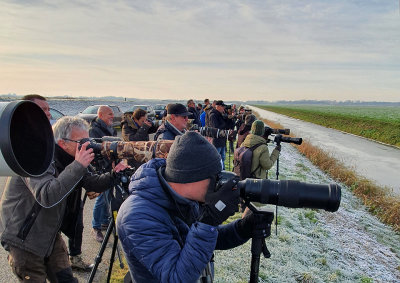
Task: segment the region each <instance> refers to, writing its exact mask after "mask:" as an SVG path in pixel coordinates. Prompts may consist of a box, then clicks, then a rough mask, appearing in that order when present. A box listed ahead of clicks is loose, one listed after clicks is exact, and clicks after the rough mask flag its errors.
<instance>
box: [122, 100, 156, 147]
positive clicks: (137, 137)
mask: <svg viewBox="0 0 400 283" xmlns="http://www.w3.org/2000/svg"><path fill="white" fill-rule="evenodd" d="M121 128H122V139H123V140H124V141H148V140H149V134H152V133H155V132H156V131H157V127H156V126H154V125H153V123H152V122H151V121H149V120H148V118H147V112H146V110H143V109H141V108H138V109H136V110H135V111H134V112H133V114H130V113H125V114H124V116H123V117H122V121H121Z"/></svg>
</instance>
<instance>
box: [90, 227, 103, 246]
mask: <svg viewBox="0 0 400 283" xmlns="http://www.w3.org/2000/svg"><path fill="white" fill-rule="evenodd" d="M92 235H93V237H94V238H95V239H96V241H97V242H99V243H101V242H103V240H104V237H103V233H101V230H100V229H96V228H93V229H92Z"/></svg>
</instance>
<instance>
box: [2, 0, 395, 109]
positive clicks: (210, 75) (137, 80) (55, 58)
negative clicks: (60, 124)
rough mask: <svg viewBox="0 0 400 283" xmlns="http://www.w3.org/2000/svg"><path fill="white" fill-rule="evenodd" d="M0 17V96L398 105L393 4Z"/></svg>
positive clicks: (33, 5)
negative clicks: (348, 102)
mask: <svg viewBox="0 0 400 283" xmlns="http://www.w3.org/2000/svg"><path fill="white" fill-rule="evenodd" d="M0 5H1V6H0V94H7V93H16V94H18V95H24V94H29V93H38V94H42V95H44V96H58V95H69V96H122V97H131V98H135V97H136V98H137V97H142V98H151V99H188V98H194V99H199V100H202V99H204V98H206V97H207V98H210V99H217V98H218V99H223V100H268V101H275V100H300V99H315V100H326V99H327V100H338V101H339V100H362V101H373V100H376V101H393V102H398V101H400V10H399V0H391V1H388V0H374V1H372V0H358V1H350V0H335V1H332V0H330V1H328V0H326V1H314V0H310V1H298V0H293V1H284V0H282V1H266V0H264V1H261V0H260V1H256V0H254V1H243V0H241V1H239V0H224V1H205V0H204V1H199V0H187V1H172V0H158V1H153V0H145V1H133V0H132V1H122V0H120V1H106V0H85V1H77V0H68V1H57V0H54V1H50V0H49V1H40V0H38V1H35V0H23V1H22V0H18V1H4V0H0Z"/></svg>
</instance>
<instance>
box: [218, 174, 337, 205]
mask: <svg viewBox="0 0 400 283" xmlns="http://www.w3.org/2000/svg"><path fill="white" fill-rule="evenodd" d="M232 178H235V179H236V180H237V181H238V182H237V183H236V187H237V189H238V190H240V196H241V198H242V199H244V200H245V202H251V201H255V202H259V203H263V204H275V205H278V206H285V207H290V208H302V207H304V208H316V209H324V210H326V211H330V212H335V211H337V210H338V209H339V206H340V200H341V187H340V186H339V185H337V184H329V185H322V184H309V183H305V182H300V181H295V180H268V179H252V178H247V179H245V180H242V181H239V177H238V176H237V175H235V174H234V173H232V172H228V171H222V172H221V173H219V174H218V176H217V182H216V188H215V190H218V189H219V188H220V187H222V186H223V185H224V184H225V183H226V182H228V181H229V180H231V179H232Z"/></svg>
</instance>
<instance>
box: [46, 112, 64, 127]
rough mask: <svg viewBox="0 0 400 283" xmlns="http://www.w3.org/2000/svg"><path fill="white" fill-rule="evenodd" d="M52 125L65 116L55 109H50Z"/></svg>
mask: <svg viewBox="0 0 400 283" xmlns="http://www.w3.org/2000/svg"><path fill="white" fill-rule="evenodd" d="M50 115H51V118H50V124H52V125H53V124H54V123H55V122H56V121H57V120H58V119H60V118H61V117H63V116H65V115H64V114H63V113H61V112H60V111H58V110H56V109H54V108H50Z"/></svg>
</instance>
